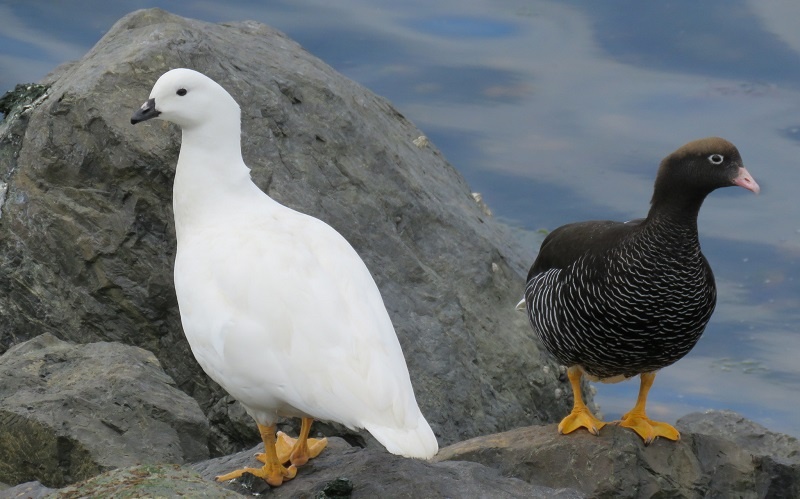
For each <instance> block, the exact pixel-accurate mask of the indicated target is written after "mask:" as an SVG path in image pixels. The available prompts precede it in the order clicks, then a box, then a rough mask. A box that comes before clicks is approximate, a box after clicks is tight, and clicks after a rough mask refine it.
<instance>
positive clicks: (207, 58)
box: [0, 9, 569, 453]
mask: <svg viewBox="0 0 800 499" xmlns="http://www.w3.org/2000/svg"><path fill="white" fill-rule="evenodd" d="M181 66H185V67H190V68H194V69H197V70H199V71H202V72H204V73H206V74H208V75H209V76H210V77H212V78H214V79H215V80H217V81H219V82H220V83H221V84H222V85H223V86H224V87H225V88H227V89H228V90H229V91H230V92H231V94H232V95H233V96H234V97H235V98H236V99H237V101H238V102H239V103H240V104H241V107H242V118H243V135H244V136H243V144H244V156H245V161H246V162H247V163H248V164H249V165H250V166H251V167H252V169H253V172H252V174H253V177H254V179H255V181H256V182H257V183H258V185H259V186H260V187H262V188H263V189H264V190H265V191H266V192H267V193H269V194H270V195H271V196H272V197H273V198H275V199H277V200H279V201H281V202H283V203H285V204H287V205H288V206H291V207H293V208H296V209H298V210H301V211H303V212H306V213H309V214H311V215H314V216H316V217H319V218H321V219H323V220H325V221H326V222H328V223H330V224H331V225H332V226H333V227H334V228H336V229H337V230H339V231H340V232H341V233H342V234H343V235H344V236H345V237H346V238H347V239H348V240H349V241H350V242H351V243H352V244H353V245H354V246H355V248H356V249H357V250H358V251H359V253H360V254H361V255H362V257H363V258H364V260H365V261H366V263H367V265H368V267H369V268H370V270H371V271H372V273H373V275H374V276H375V279H376V281H377V282H378V285H379V287H380V289H381V292H382V293H383V296H384V299H385V302H386V304H387V307H388V309H389V312H390V314H391V317H392V319H393V321H394V324H395V326H396V329H397V332H398V336H399V338H400V342H401V343H402V346H403V349H404V352H405V355H406V358H407V361H408V365H409V368H410V371H411V377H412V382H413V384H414V386H415V389H416V393H417V396H418V399H419V402H420V405H421V407H422V409H423V412H424V413H425V414H426V416H427V417H428V420H429V421H430V422H431V426H432V427H433V429H434V431H435V433H436V434H437V436H438V437H439V439H440V443H441V444H444V445H446V444H449V443H452V442H455V441H457V440H460V439H462V438H466V437H472V436H476V435H480V434H488V433H493V432H496V431H500V430H506V429H509V428H513V427H516V426H520V425H528V424H532V423H538V422H552V421H555V420H556V419H557V418H559V417H561V416H563V415H564V414H566V413H567V412H568V410H569V399H568V398H567V397H565V396H564V394H565V393H568V392H569V390H568V389H565V388H566V384H565V382H564V380H563V379H559V371H558V369H557V368H556V366H555V364H553V361H552V360H550V357H549V356H547V355H546V354H543V353H542V351H541V350H540V348H539V346H538V343H537V341H536V340H534V339H533V338H532V335H531V332H530V329H529V327H528V325H527V324H526V319H525V316H524V314H520V313H518V312H515V311H514V305H515V303H516V302H517V300H518V298H519V297H520V296H521V294H522V287H523V281H524V278H523V273H524V270H525V269H524V265H525V264H526V263H528V262H529V261H530V260H531V255H529V254H526V255H523V253H524V252H523V251H522V250H521V249H520V248H519V247H517V246H516V243H514V242H513V238H512V237H511V236H510V235H509V233H508V231H507V230H506V229H505V228H504V227H503V226H502V225H501V224H499V223H497V222H495V221H494V220H492V219H491V217H490V216H488V215H486V214H485V213H484V211H483V210H482V209H481V206H479V205H478V204H477V203H476V202H475V200H474V199H473V197H472V196H471V192H470V189H469V187H468V186H467V185H466V183H465V182H464V180H463V179H462V177H461V176H460V175H459V174H458V173H457V172H456V171H455V170H454V169H453V167H452V166H450V165H449V164H448V163H447V161H446V160H445V159H444V158H443V157H442V156H441V154H440V153H439V152H438V151H437V150H436V149H435V148H434V147H433V146H429V145H425V144H424V142H418V144H420V146H418V145H416V144H415V143H414V141H415V139H417V138H418V137H419V136H420V135H422V132H420V131H419V130H418V129H416V128H415V127H414V126H413V125H412V124H411V123H410V122H409V121H408V120H406V119H405V118H404V117H403V116H402V114H400V113H399V112H398V111H397V110H396V109H394V108H393V107H392V106H391V105H390V104H389V103H388V102H387V101H386V100H384V99H382V98H380V97H377V96H375V95H374V94H372V93H371V92H369V91H368V90H366V89H364V88H363V87H361V86H359V85H357V84H355V83H354V82H352V81H350V80H348V79H346V78H344V77H343V76H341V75H339V74H338V73H336V72H335V71H333V70H332V69H331V68H330V67H328V66H327V65H325V64H324V63H322V62H321V61H320V60H318V59H316V58H315V57H313V56H311V55H310V54H308V53H307V52H305V51H304V50H303V49H302V48H301V47H300V46H298V45H297V44H296V43H294V42H293V41H291V40H289V39H287V38H286V37H285V36H284V35H282V34H281V33H279V32H277V31H275V30H273V29H271V28H269V27H267V26H264V25H262V24H258V23H254V22H243V23H235V24H219V25H214V24H208V23H203V22H199V21H193V20H188V19H184V18H180V17H177V16H174V15H171V14H169V13H166V12H164V11H161V10H157V9H153V10H144V11H138V12H135V13H132V14H130V15H128V16H126V17H124V18H123V19H122V20H120V21H119V22H118V23H117V24H115V25H114V26H113V27H112V28H111V29H110V30H109V32H108V33H107V34H106V36H104V37H103V39H102V40H101V41H100V42H98V44H97V45H96V46H95V47H94V48H93V49H92V50H91V51H90V52H89V53H88V54H87V55H86V56H85V57H84V58H83V59H81V60H80V61H78V62H76V63H74V64H70V65H67V66H65V67H61V68H59V69H57V70H56V71H55V72H54V73H53V74H52V75H50V76H49V77H48V78H46V80H45V81H44V83H46V84H49V85H50V89H49V90H48V93H47V95H46V96H45V97H40V98H39V99H38V100H37V101H36V102H35V103H34V105H33V106H32V107H31V108H29V109H27V110H24V111H22V112H12V113H10V115H11V116H12V117H11V118H9V120H7V122H5V123H3V124H0V181H1V182H5V183H6V184H7V185H5V184H2V183H0V190H2V194H3V195H0V202H2V205H0V275H2V276H3V278H2V279H0V315H2V317H3V321H2V322H0V351H2V350H5V349H7V348H9V347H10V346H12V345H14V344H16V343H19V342H21V341H24V340H26V339H29V338H32V337H34V336H36V335H39V334H41V333H44V332H50V333H52V334H54V335H56V336H58V337H60V338H63V339H68V340H71V341H75V342H81V343H87V342H93V341H100V340H102V341H120V342H124V343H128V344H132V345H136V346H140V347H142V348H146V349H148V350H150V351H152V352H153V353H155V355H156V356H157V357H158V359H159V360H160V362H161V364H162V365H163V366H164V369H165V370H166V372H167V373H168V374H169V375H170V376H171V377H172V378H174V379H175V381H176V383H177V384H178V386H179V387H180V388H181V389H182V390H184V391H185V392H186V393H188V394H190V395H192V396H193V397H194V398H196V399H197V400H198V401H199V403H200V405H201V406H202V407H203V409H204V411H206V413H207V414H208V415H209V417H210V418H211V419H212V420H213V421H214V428H215V432H216V433H215V439H214V442H213V445H214V452H215V453H222V452H225V451H230V450H232V449H234V448H236V446H237V445H238V446H239V448H241V446H242V444H243V442H244V441H247V442H249V444H252V443H253V442H254V441H255V439H256V432H255V430H254V429H251V430H249V432H248V430H244V429H243V428H244V425H242V424H240V423H237V424H232V423H231V417H230V415H231V414H232V413H234V414H240V411H237V410H231V404H229V402H230V401H229V400H223V397H224V394H223V393H222V391H221V390H220V389H219V388H218V387H217V386H216V385H214V384H213V383H212V382H210V381H209V379H208V378H207V377H206V376H205V375H204V374H203V373H202V372H201V371H200V369H199V368H198V366H197V364H196V363H195V361H194V359H193V357H192V354H191V352H190V350H189V347H188V345H187V343H186V341H185V339H184V337H183V333H182V331H181V327H180V321H179V316H178V308H177V304H176V299H175V295H174V291H173V286H172V261H173V256H174V228H173V219H172V212H171V184H172V177H173V171H174V166H175V163H176V161H177V153H178V150H179V144H180V136H179V133H178V131H177V129H176V128H175V127H174V126H173V125H170V124H167V123H163V122H152V123H149V124H146V125H139V126H137V127H135V128H134V127H132V126H131V125H130V122H129V118H130V115H131V113H132V111H133V110H135V109H136V108H137V107H138V106H139V105H140V104H141V103H142V102H143V101H144V100H145V99H146V98H147V96H148V94H149V91H150V89H151V87H152V85H153V83H154V82H155V80H156V79H157V78H158V76H160V75H161V74H162V73H164V72H165V71H167V70H168V69H170V68H175V67H181ZM265 257H268V256H265ZM250 428H253V427H252V426H251V427H250Z"/></svg>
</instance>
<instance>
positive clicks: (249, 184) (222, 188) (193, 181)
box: [172, 113, 266, 243]
mask: <svg viewBox="0 0 800 499" xmlns="http://www.w3.org/2000/svg"><path fill="white" fill-rule="evenodd" d="M236 114H237V116H236V117H235V118H236V119H235V120H233V119H228V120H225V119H218V120H215V121H214V122H213V123H206V124H203V125H201V126H196V127H191V128H184V129H183V132H182V139H181V152H180V155H179V157H178V166H177V168H176V170H175V183H174V185H173V190H172V204H173V210H174V214H175V230H176V233H177V237H178V242H179V243H180V240H181V236H182V234H183V233H184V231H187V230H191V228H195V227H198V226H202V225H203V224H204V223H208V222H209V221H213V220H214V219H215V218H216V217H218V216H220V215H222V214H224V213H226V212H228V213H229V212H230V210H236V209H237V207H238V206H241V204H242V203H243V202H246V200H247V199H251V198H252V197H253V196H260V197H264V198H266V195H265V194H264V193H262V192H261V190H260V189H259V188H258V187H257V186H256V185H255V184H254V183H253V181H252V180H251V178H250V169H249V168H248V167H247V165H245V164H244V161H243V160H242V151H241V145H240V141H241V133H240V125H239V116H238V113H236ZM231 118H232V117H231Z"/></svg>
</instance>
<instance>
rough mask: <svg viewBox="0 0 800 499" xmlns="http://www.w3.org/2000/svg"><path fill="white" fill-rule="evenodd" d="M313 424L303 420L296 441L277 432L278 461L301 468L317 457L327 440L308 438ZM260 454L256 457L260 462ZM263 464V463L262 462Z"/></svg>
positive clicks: (311, 421) (310, 421) (309, 420)
mask: <svg viewBox="0 0 800 499" xmlns="http://www.w3.org/2000/svg"><path fill="white" fill-rule="evenodd" d="M313 422H314V420H313V419H311V418H303V419H302V420H301V425H300V436H299V437H298V438H297V439H294V438H292V437H290V436H289V435H287V434H285V433H284V432H282V431H279V432H278V444H277V452H278V460H280V462H282V463H285V462H286V461H291V463H292V465H294V466H302V465H304V464H306V463H307V462H308V460H309V459H313V458H315V457H317V456H319V453H320V452H322V449H324V448H325V447H326V446H327V445H328V439H327V438H319V439H317V438H308V435H309V433H311V424H312V423H313ZM261 456H262V454H259V455H257V456H256V459H258V460H259V461H262V458H261ZM262 462H263V461H262Z"/></svg>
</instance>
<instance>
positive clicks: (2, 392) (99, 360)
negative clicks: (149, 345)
mask: <svg viewBox="0 0 800 499" xmlns="http://www.w3.org/2000/svg"><path fill="white" fill-rule="evenodd" d="M0 380H2V382H1V383H0V482H5V483H9V484H17V483H21V482H28V481H32V480H38V481H39V482H41V483H43V484H44V485H47V486H49V487H60V486H63V485H65V484H68V483H72V482H75V481H77V480H83V479H86V478H89V477H91V476H94V475H96V474H98V473H100V472H101V471H104V470H108V469H111V468H116V467H124V466H131V465H134V464H137V463H178V464H180V463H184V462H194V461H198V460H202V459H206V458H208V456H209V450H208V439H209V435H210V432H209V425H208V421H207V420H206V419H205V416H204V415H203V412H202V411H201V410H200V406H199V405H198V404H197V402H196V401H195V400H194V399H192V398H191V397H189V396H188V395H186V394H185V393H183V392H181V391H180V390H178V389H177V388H176V387H175V386H174V383H173V381H172V379H170V377H169V376H167V375H166V374H165V373H164V371H163V370H162V369H161V366H160V365H159V363H158V360H156V358H155V357H154V356H153V354H152V353H150V352H148V351H146V350H143V349H141V348H137V347H133V346H128V345H123V344H120V343H106V342H100V343H91V344H88V345H75V344H72V343H68V342H64V341H61V340H59V339H57V338H55V337H54V336H52V335H50V334H43V335H42V336H39V337H37V338H34V339H32V340H30V341H27V342H25V343H22V344H19V345H16V346H14V347H12V348H10V349H9V350H8V351H7V352H6V353H5V354H4V355H3V356H1V357H0Z"/></svg>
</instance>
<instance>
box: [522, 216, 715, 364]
mask: <svg viewBox="0 0 800 499" xmlns="http://www.w3.org/2000/svg"><path fill="white" fill-rule="evenodd" d="M590 224H595V225H594V226H592V225H590ZM571 233H574V234H578V233H584V234H588V235H587V236H586V241H588V242H587V244H586V247H585V248H583V249H581V248H576V247H575V246H576V243H575V241H573V239H576V237H575V236H574V235H573V234H571ZM608 234H611V235H612V236H613V237H611V238H610V239H611V241H612V242H613V243H608V242H607V241H604V240H603V237H604V236H606V235H608ZM549 239H551V240H550V241H548V240H546V241H545V243H544V244H543V245H542V252H541V253H540V258H538V259H537V261H536V263H535V264H534V266H533V267H532V269H531V272H530V274H529V276H528V283H527V286H526V289H525V300H526V302H527V303H526V305H527V307H526V308H527V310H528V316H529V319H530V322H531V325H532V326H533V330H534V331H535V333H536V334H537V335H538V337H539V338H540V339H541V340H542V342H544V344H545V347H546V348H547V349H548V350H549V351H550V352H551V353H552V354H553V355H554V356H555V357H556V358H557V359H558V360H559V361H560V362H561V363H562V364H564V365H567V366H572V365H580V366H582V367H583V369H584V371H585V372H586V373H587V374H589V375H590V376H593V377H597V378H600V379H608V378H615V377H619V376H624V377H631V376H635V375H637V374H639V373H642V372H649V371H656V370H658V369H661V368H663V367H666V366H668V365H670V364H672V363H674V362H676V361H677V360H679V359H680V358H682V357H683V356H685V355H686V354H687V353H688V352H689V351H690V350H691V349H692V348H693V347H694V345H695V344H696V343H697V341H698V340H699V339H700V336H701V335H702V333H703V330H704V329H705V327H706V324H707V323H708V321H709V319H710V318H711V314H712V313H713V311H714V306H715V304H716V286H715V283H714V276H713V274H712V272H711V268H710V266H709V265H708V263H707V261H706V259H705V257H704V256H703V254H702V253H701V251H700V244H699V241H698V236H697V229H696V225H695V224H693V223H692V224H688V225H682V224H673V223H670V221H668V220H660V221H652V223H644V221H642V220H639V221H634V222H628V223H620V222H584V223H581V224H571V225H567V226H564V227H561V228H559V229H557V230H556V231H554V232H553V233H551V235H550V236H549ZM607 239H608V238H607ZM554 240H555V241H556V243H553V241H554ZM557 243H563V244H561V246H563V248H561V249H559V248H555V247H553V246H552V244H555V245H558V244H557ZM563 251H567V252H570V251H571V252H573V253H574V254H575V257H574V258H573V259H572V260H571V262H569V263H568V264H566V265H555V266H550V264H551V263H552V261H553V260H555V261H558V260H561V261H563V260H565V259H566V260H569V258H568V256H567V257H565V256H564V255H561V254H556V253H554V252H563ZM548 253H553V254H548Z"/></svg>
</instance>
